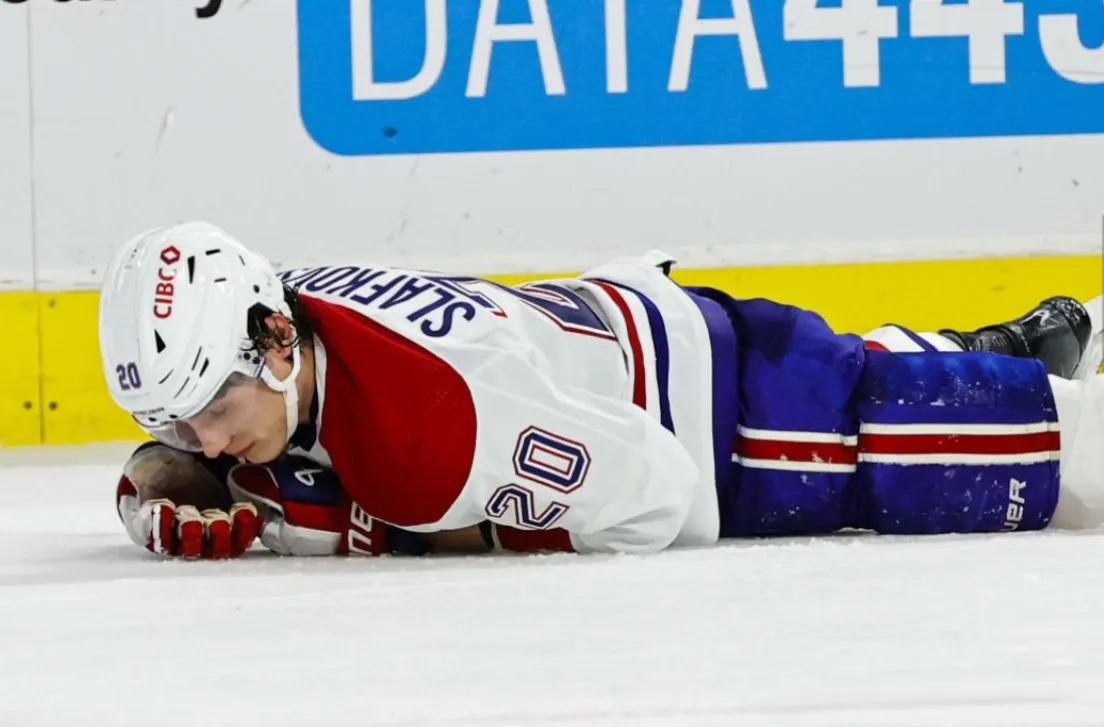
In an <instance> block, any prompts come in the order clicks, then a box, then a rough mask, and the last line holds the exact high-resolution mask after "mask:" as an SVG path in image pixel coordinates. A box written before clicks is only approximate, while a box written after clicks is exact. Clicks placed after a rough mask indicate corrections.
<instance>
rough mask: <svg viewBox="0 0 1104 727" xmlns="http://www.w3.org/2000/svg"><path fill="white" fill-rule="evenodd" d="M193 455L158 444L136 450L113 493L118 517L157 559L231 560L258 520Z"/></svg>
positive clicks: (248, 542)
mask: <svg viewBox="0 0 1104 727" xmlns="http://www.w3.org/2000/svg"><path fill="white" fill-rule="evenodd" d="M198 456H199V455H192V454H189V453H187V452H179V451H177V450H173V449H170V448H169V447H165V446H163V445H156V444H155V445H143V446H142V447H140V448H139V449H138V450H137V451H136V452H135V453H134V455H133V456H131V458H130V460H129V461H128V462H127V464H126V466H125V467H124V468H123V475H122V476H121V477H120V478H119V484H118V486H117V487H116V489H115V505H116V509H117V511H118V513H119V518H120V519H121V520H122V522H123V525H124V526H125V527H126V530H127V534H128V535H129V536H130V538H131V540H133V541H134V542H135V543H136V544H137V545H139V546H141V547H144V548H146V549H147V550H149V551H151V552H153V553H157V554H158V555H162V556H169V557H174V556H175V557H183V558H208V559H224V558H237V557H239V556H241V555H242V554H243V553H245V551H246V550H248V549H249V546H250V545H251V544H252V543H253V541H254V540H255V539H256V538H257V536H258V535H259V534H260V531H261V527H262V526H263V521H262V520H261V518H260V516H259V515H258V513H257V508H256V507H254V506H253V504H252V503H249V502H237V503H235V502H232V501H231V498H230V494H229V490H228V489H227V488H226V486H225V484H224V483H223V482H220V481H219V479H218V477H217V476H216V475H215V474H214V473H213V472H212V471H211V470H209V469H207V468H205V467H204V466H202V464H201V463H200V462H199V461H198V459H197V457H198Z"/></svg>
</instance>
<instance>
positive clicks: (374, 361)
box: [282, 254, 735, 553]
mask: <svg viewBox="0 0 1104 727" xmlns="http://www.w3.org/2000/svg"><path fill="white" fill-rule="evenodd" d="M667 260H668V259H667V258H666V257H664V256H662V255H660V254H652V255H650V256H648V257H645V258H641V259H629V260H620V261H616V262H613V263H610V264H608V265H604V266H601V267H599V268H596V269H594V270H591V271H589V272H588V273H586V274H585V275H583V276H580V277H579V278H572V279H560V280H550V281H544V282H539V283H530V284H525V285H521V286H518V287H515V288H509V287H505V286H502V285H499V284H496V283H493V282H489V281H485V280H479V279H474V278H468V277H458V276H448V275H439V274H435V273H427V272H421V271H412V270H401V269H396V268H366V267H358V266H344V267H336V266H333V267H321V268H311V269H298V270H292V271H287V272H285V273H283V274H282V277H283V279H284V282H285V283H287V284H288V285H291V286H292V287H294V288H296V289H297V290H298V293H299V296H300V300H301V301H302V303H303V306H304V308H305V310H306V312H307V314H308V316H309V317H310V319H311V322H312V323H313V325H314V328H315V341H316V359H317V361H316V372H315V374H316V384H317V387H316V394H315V402H314V406H315V411H316V417H315V419H314V427H315V428H316V431H315V432H314V433H315V437H313V438H312V439H313V441H310V442H308V443H307V445H306V446H305V448H306V450H307V451H306V454H307V456H309V457H311V458H312V459H314V460H316V461H318V462H319V463H321V464H324V465H328V466H332V467H333V468H334V469H335V471H336V472H337V475H338V477H339V478H340V479H341V481H342V483H343V485H344V487H345V488H346V490H347V491H348V493H349V494H350V496H351V497H352V499H353V500H354V501H355V502H356V503H357V504H358V505H359V506H361V507H363V508H364V510H365V511H367V513H369V514H370V515H372V516H373V517H375V518H377V519H380V520H382V521H384V522H387V523H390V524H392V525H394V526H397V527H400V528H403V529H407V530H411V531H415V532H429V531H439V530H453V529H458V528H464V527H468V526H472V525H477V524H480V523H482V522H484V521H490V522H492V523H493V524H494V526H495V529H496V532H497V537H498V538H500V539H501V540H502V542H503V543H504V544H505V543H506V541H507V540H509V543H510V547H511V548H512V549H522V550H524V549H529V548H540V549H544V548H552V549H570V550H574V551H578V552H588V551H600V552H601V551H604V552H638V553H639V552H651V551H656V550H661V549H663V548H666V547H668V546H670V545H673V544H674V545H705V544H711V543H713V542H715V541H716V540H717V538H718V530H719V517H718V505H717V489H716V482H715V478H716V475H715V464H716V451H715V447H714V441H713V439H714V433H713V432H714V426H713V425H714V421H713V419H714V407H715V403H714V393H713V383H712V382H713V366H714V355H713V352H712V351H711V336H710V333H709V331H708V330H707V322H706V317H705V316H703V313H702V311H701V310H700V309H699V307H698V306H697V305H695V303H694V302H693V301H692V300H691V299H690V297H689V296H687V295H686V293H685V292H684V291H682V289H680V288H679V286H678V285H677V284H675V283H674V282H673V281H672V280H670V279H669V278H668V277H667V276H666V275H665V274H664V272H663V271H662V270H661V269H660V268H659V267H658V266H659V265H660V264H662V263H664V262H667ZM711 325H715V323H714V324H711ZM725 325H727V324H725ZM713 338H714V343H713V345H717V344H716V341H715V339H716V336H714V337H713ZM734 346H735V344H734V343H733V347H734ZM733 355H734V354H733ZM724 446H729V443H725V444H724ZM729 451H730V450H729Z"/></svg>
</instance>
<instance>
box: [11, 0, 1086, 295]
mask: <svg viewBox="0 0 1104 727" xmlns="http://www.w3.org/2000/svg"><path fill="white" fill-rule="evenodd" d="M315 1H316V2H320V1H321V0H315ZM310 2H311V0H300V2H299V5H300V6H301V7H311V5H310ZM356 2H357V3H360V4H361V5H363V4H364V3H363V0H356ZM483 2H489V0H483ZM304 3H306V5H304ZM339 4H340V3H339ZM568 4H570V3H568ZM195 5H196V3H179V2H135V1H133V0H118V1H117V2H107V1H106V0H97V1H96V2H69V3H59V2H32V3H26V4H21V5H6V4H5V5H3V6H0V10H2V11H3V13H2V15H0V33H2V34H3V36H0V40H4V41H5V42H0V56H3V57H4V59H5V61H6V63H5V66H4V67H5V74H4V77H5V80H3V81H0V84H11V83H16V84H17V85H18V83H19V79H20V73H19V70H20V69H21V68H22V67H23V66H22V65H21V63H20V62H19V60H18V58H16V59H15V61H14V63H13V62H11V59H8V58H7V56H9V55H14V56H18V50H19V48H20V47H21V46H22V44H23V42H24V41H25V38H21V37H19V28H20V27H24V26H21V25H19V24H18V23H16V22H13V18H19V17H20V16H21V15H23V14H25V13H26V12H28V11H29V12H30V13H31V14H32V19H33V22H32V24H31V30H32V37H31V48H32V58H33V69H32V78H31V82H32V86H33V93H34V118H35V128H34V138H35V145H34V147H35V148H34V152H35V154H34V182H35V189H36V194H37V213H36V220H35V227H34V230H33V235H31V234H28V233H27V230H26V224H27V220H28V219H29V216H28V214H26V213H24V214H19V210H18V209H17V210H16V212H15V213H13V214H11V215H6V214H5V215H0V231H3V232H4V237H5V241H6V244H5V245H4V246H3V251H2V252H0V255H3V256H4V257H2V258H0V263H3V264H2V265H0V267H8V266H15V267H16V268H20V266H19V265H16V263H17V262H20V261H25V260H28V259H29V258H30V254H31V250H30V246H31V245H32V244H33V245H34V246H35V251H36V257H37V276H38V280H39V283H40V286H41V287H42V288H44V289H68V288H87V287H94V286H96V285H97V284H98V283H99V280H100V277H99V276H100V275H101V273H102V269H103V266H104V264H105V263H106V261H107V258H108V257H109V255H110V253H111V251H112V250H113V249H114V248H115V246H116V245H118V244H119V242H120V240H122V239H123V238H124V237H126V236H128V235H131V234H133V233H135V232H137V231H140V230H142V229H145V228H147V227H150V226H153V225H158V224H162V223H166V222H173V221H177V220H182V219H188V218H197V217H198V218H207V219H211V220H214V221H216V222H218V223H220V224H222V225H224V226H226V227H227V228H229V229H231V230H233V231H234V232H236V233H238V234H239V235H240V236H242V237H244V238H245V239H247V240H248V241H249V242H251V243H253V244H256V245H258V246H260V247H261V248H262V249H263V250H264V251H265V252H266V253H267V254H268V255H270V256H271V257H272V258H274V259H275V260H276V261H277V262H278V263H280V264H282V265H300V264H303V265H305V264H311V263H317V262H335V261H339V260H348V261H352V262H362V261H366V260H375V261H380V262H391V263H400V264H404V265H413V266H425V267H435V268H446V269H455V270H458V271H471V272H526V271H540V272H549V271H559V270H577V269H580V268H582V267H585V266H587V265H589V264H592V263H595V262H597V261H599V260H604V259H606V258H608V257H610V256H612V255H617V254H621V253H626V252H638V251H641V250H646V249H648V248H652V247H662V248H665V249H668V250H670V251H672V252H674V253H676V254H677V255H678V256H679V257H680V259H681V262H682V263H683V264H684V265H687V266H698V265H701V266H729V265H740V264H766V263H770V264H784V263H797V262H822V261H828V262H844V261H849V260H897V259H924V258H932V257H961V256H975V255H980V256H986V257H989V256H1009V255H1017V254H1026V253H1031V254H1039V253H1051V254H1063V253H1092V252H1096V251H1098V249H1099V227H1100V213H1101V207H1100V202H1099V200H1101V199H1104V167H1102V165H1101V164H1100V163H1099V160H1100V159H1101V158H1104V136H1102V135H1099V134H1097V135H1075V136H1061V135H1058V136H1039V137H1033V136H1013V137H1004V138H959V139H951V138H947V139H930V140H916V141H861V140H859V141H850V142H839V143H800V144H789V143H783V144H746V145H739V144H738V145H719V146H718V145H704V146H681V147H671V148H663V147H649V148H631V147H630V148H620V149H585V148H580V149H570V150H561V151H505V152H478V151H476V152H470V153H462V154H449V153H445V154H427V155H423V156H413V155H409V154H397V155H385V156H372V155H363V156H338V155H336V154H334V153H331V152H329V151H327V150H326V149H324V148H323V147H322V146H320V145H319V144H318V143H316V142H315V140H314V139H313V138H312V136H311V134H310V133H308V129H306V128H305V127H304V121H303V119H302V118H301V111H300V69H299V65H298V56H297V53H298V52H299V51H301V50H302V48H301V47H300V46H301V43H300V39H299V37H298V36H299V33H298V24H297V17H296V3H294V2H290V1H289V2H234V3H230V2H226V3H223V5H222V7H221V9H220V10H219V12H218V13H217V15H216V16H215V17H212V18H209V19H206V20H199V19H196V18H195V16H194V6H195ZM538 5H540V3H538ZM551 6H552V10H553V11H554V12H562V8H563V7H565V6H564V5H563V2H562V0H552V2H551ZM763 6H764V4H762V3H759V4H757V5H756V7H757V8H761V7H763ZM392 7H394V3H393V2H392ZM631 9H632V8H631V7H630V10H631ZM757 12H759V11H758V10H757ZM774 12H777V10H775V11H774ZM1087 17H1088V20H1087V21H1086V22H1096V21H1097V17H1098V16H1097V14H1093V13H1089V14H1088V15H1087ZM673 32H674V31H673V30H672V33H673ZM1087 32H1089V33H1090V35H1091V33H1092V32H1093V31H1092V29H1091V28H1090V29H1089V30H1088V31H1087ZM13 33H14V36H15V37H11V38H8V36H10V35H12V34H13ZM1054 37H1057V38H1062V37H1071V36H1069V35H1068V34H1067V35H1055V36H1054ZM5 39H6V40H5ZM631 40H632V39H631V38H630V41H631ZM763 42H764V43H765V42H766V40H764V41H763ZM778 42H781V41H778ZM902 42H903V41H902ZM908 42H909V43H915V42H920V41H913V40H909V41H908ZM955 42H956V41H954V39H951V40H949V41H947V45H946V46H945V47H946V48H947V49H948V51H947V52H948V53H954V54H959V55H961V48H964V47H965V46H962V47H961V48H960V47H959V46H957V45H954V43H955ZM962 42H965V40H964V39H963V40H962ZM1010 42H1011V41H1010ZM838 45H839V44H838V43H835V42H829V43H824V44H823V46H822V47H824V48H825V52H826V53H827V52H830V53H831V54H832V57H833V58H835V59H836V60H835V61H834V62H835V63H837V64H838V63H840V61H839V57H840V52H839V50H838ZM792 46H793V44H792V43H790V44H789V45H787V46H786V47H787V48H789V47H792ZM908 47H912V46H908ZM940 47H944V46H940ZM702 48H703V50H700V51H698V52H697V53H698V55H695V56H693V63H694V64H699V66H697V67H701V68H705V66H702V65H701V64H703V63H709V62H711V61H710V59H713V61H717V59H718V58H719V59H720V60H724V58H728V56H725V55H723V54H724V53H727V52H729V51H727V50H725V48H726V47H725V46H708V47H706V46H705V45H703V46H702ZM710 49H713V50H710ZM569 50H570V49H569V48H567V47H565V48H564V49H562V53H564V54H566V53H568V51H569ZM495 52H496V53H498V51H497V50H496V51H495ZM626 52H631V53H635V54H636V55H631V56H628V57H627V59H626V63H627V64H628V69H629V71H630V72H632V71H633V69H634V68H635V67H636V66H635V63H636V60H634V59H638V58H641V57H645V56H642V55H641V51H639V50H638V49H634V47H630V48H629V50H628V51H626ZM657 52H660V55H665V54H667V53H669V52H670V49H666V46H662V47H661V48H660V51H657ZM731 52H732V59H734V58H736V57H738V54H737V52H736V51H735V50H732V51H731ZM718 53H719V54H722V55H720V56H718V55H717V54H718ZM764 53H765V54H766V52H764ZM711 54H712V55H711ZM1097 55H1099V54H1097ZM1071 57H1072V58H1073V59H1074V60H1078V61H1079V62H1081V61H1084V62H1089V61H1088V60H1085V59H1086V58H1087V59H1089V60H1091V62H1092V63H1093V64H1095V63H1097V61H1096V60H1095V59H1096V58H1097V56H1095V55H1088V56H1085V55H1084V54H1082V55H1074V56H1071ZM496 58H497V59H498V60H495V59H496ZM503 58H506V56H501V55H494V56H492V58H491V60H490V63H491V65H490V76H489V80H488V84H489V90H488V91H487V95H488V98H491V97H493V96H494V94H495V93H501V91H500V90H499V89H501V88H502V86H501V85H497V86H496V83H499V81H496V79H501V78H502V76H501V75H496V74H501V73H503V72H505V71H504V70H503V69H504V68H505V69H506V70H507V71H508V70H509V69H508V68H507V67H506V66H501V65H496V64H501V63H506V62H507V61H504V60H502V59H503ZM565 58H566V56H565ZM949 58H951V59H952V60H948V61H947V63H952V62H958V61H957V58H958V55H952V56H949ZM730 60H731V59H730ZM767 60H769V57H768V58H767ZM461 61H463V59H461ZM461 61H455V62H457V63H461ZM450 62H451V61H450ZM464 62H466V61H464ZM564 62H565V63H567V60H566V59H565V61H564ZM693 67H695V66H693V65H692V66H691V68H693ZM664 68H665V66H664ZM660 70H663V69H662V68H661V69H660ZM1013 70H1015V69H1013ZM1090 70H1091V69H1090ZM599 71H601V69H599ZM519 72H520V71H519ZM767 72H768V73H769V74H773V75H770V76H768V77H769V78H776V77H777V70H776V69H775V68H773V67H768V68H767ZM966 73H967V69H966V68H965V67H963V68H962V69H961V74H960V75H962V77H965V74H966ZM1010 73H1012V71H1010ZM883 75H884V74H883ZM526 78H528V77H526ZM693 78H694V77H692V79H693ZM1087 78H1088V79H1089V80H1087V81H1083V82H1082V85H1085V86H1087V85H1090V82H1091V79H1092V76H1091V74H1089V75H1088V76H1087ZM571 80H572V79H571V78H569V81H571ZM698 83H701V81H699V80H692V81H691V87H690V88H691V91H693V90H694V89H695V88H696V86H695V84H698ZM826 83H827V82H826ZM831 83H834V84H836V85H839V83H840V81H839V80H838V79H835V77H834V76H833V78H832V81H831ZM887 84H888V81H887ZM573 88H575V86H574V85H572V86H569V93H568V96H570V93H571V92H572V91H571V89H573ZM0 90H5V91H6V90H7V89H6V87H5V86H0ZM16 91H18V88H16V89H15V90H13V92H12V93H11V94H9V93H4V94H3V96H4V98H5V101H4V103H9V100H8V99H9V97H10V98H14V99H16V100H17V101H18V99H19V98H21V96H20V94H19V93H17V92H16ZM860 91H861V90H860ZM16 110H17V111H19V108H18V107H17V109H16ZM809 113H813V114H816V113H833V112H832V111H831V110H828V111H822V110H810V111H809ZM1070 113H1071V114H1073V112H1072V111H1071V112H1070ZM798 116H799V117H800V116H802V114H799V115H798ZM19 118H20V117H18V115H17V117H15V119H14V121H10V120H7V119H8V117H7V116H0V119H3V120H0V123H2V124H5V126H4V127H2V128H3V129H4V130H5V133H4V134H3V135H0V145H3V146H4V148H5V158H7V155H13V156H12V158H13V159H15V160H16V161H17V162H18V161H20V160H23V159H24V158H25V153H26V150H21V149H20V144H21V143H22V142H21V141H20V140H21V139H23V138H25V135H24V134H22V133H15V132H18V131H20V126H19V124H20V121H19ZM499 121H501V119H499ZM441 123H442V124H446V123H447V122H446V121H445V120H442V121H441ZM717 123H718V124H723V123H724V121H723V118H720V117H719V118H718V119H717ZM12 124H14V126H11V125H12ZM9 128H10V129H11V130H12V131H13V134H8V133H6V131H7V130H8V129H9ZM19 168H20V165H19V164H15V165H13V166H12V167H10V168H9V167H8V166H7V165H5V166H4V168H3V170H2V171H0V175H2V178H0V191H2V190H7V189H9V188H12V189H15V190H16V191H17V192H20V191H21V190H24V189H25V188H26V187H27V186H29V185H28V184H27V183H26V180H24V181H23V182H22V183H21V182H20V178H19V176H18V174H17V173H16V171H15V170H17V169H19ZM12 199H13V200H14V202H15V204H16V207H17V208H18V207H19V203H20V202H21V201H22V200H24V199H25V195H24V196H20V195H19V194H17V195H16V196H14V197H13V198H12ZM12 241H14V242H12ZM13 256H14V257H13ZM9 258H12V262H11V263H8V262H7V261H8V259H9ZM21 269H22V270H23V271H24V273H25V272H26V266H25V265H24V266H22V268H21ZM20 282H22V283H24V284H28V283H29V282H30V281H29V280H26V279H24V280H22V281H20ZM0 284H6V285H9V286H10V285H11V283H4V282H3V281H0ZM15 287H18V286H15Z"/></svg>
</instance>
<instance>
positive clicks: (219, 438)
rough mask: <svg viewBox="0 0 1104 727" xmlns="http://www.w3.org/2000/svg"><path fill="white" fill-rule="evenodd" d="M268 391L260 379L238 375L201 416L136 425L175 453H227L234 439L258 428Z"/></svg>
mask: <svg viewBox="0 0 1104 727" xmlns="http://www.w3.org/2000/svg"><path fill="white" fill-rule="evenodd" d="M265 388H266V387H265V385H264V382H262V381H261V380H260V379H257V378H252V377H249V376H246V375H245V374H242V373H238V372H234V373H232V374H230V376H228V377H227V379H226V381H225V382H223V384H222V386H221V387H219V390H218V391H217V392H215V395H214V397H212V398H211V401H210V402H208V403H207V404H206V405H204V407H203V408H202V409H200V410H199V412H197V413H195V414H192V415H189V416H187V417H183V418H180V419H174V420H172V421H168V422H164V423H159V424H149V423H144V422H142V421H141V419H137V420H136V421H138V424H139V425H140V426H141V427H142V428H143V429H144V430H145V431H146V432H148V433H149V434H150V435H151V436H152V437H153V438H154V439H156V440H157V441H159V442H161V443H162V444H165V445H167V446H169V447H172V448H174V449H179V450H183V451H186V452H203V451H205V450H207V451H218V452H224V451H226V448H227V446H228V445H229V444H230V442H231V441H232V440H233V439H234V437H236V436H238V435H240V434H242V433H243V432H245V431H246V430H247V429H249V428H250V427H251V426H254V425H255V423H256V419H257V417H258V415H259V414H260V413H261V410H262V409H261V406H262V393H263V391H264V390H265Z"/></svg>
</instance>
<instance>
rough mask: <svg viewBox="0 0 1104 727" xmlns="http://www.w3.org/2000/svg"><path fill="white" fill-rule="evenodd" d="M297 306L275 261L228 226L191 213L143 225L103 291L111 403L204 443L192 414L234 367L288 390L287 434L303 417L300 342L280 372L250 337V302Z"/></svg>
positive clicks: (166, 432)
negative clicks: (287, 368) (281, 374)
mask: <svg viewBox="0 0 1104 727" xmlns="http://www.w3.org/2000/svg"><path fill="white" fill-rule="evenodd" d="M258 304H259V305H262V306H264V307H265V308H267V309H268V310H270V311H272V312H275V313H282V314H283V315H284V316H286V317H287V318H288V319H289V321H290V320H291V317H292V316H291V311H290V309H289V307H288V305H287V303H286V301H285V300H284V288H283V284H282V283H281V282H280V280H279V278H277V277H276V274H275V273H274V271H273V269H272V266H271V265H270V264H269V262H268V261H267V260H266V259H265V258H264V257H262V256H261V255H259V254H257V253H255V252H252V251H251V250H249V249H247V248H246V247H245V246H244V245H242V243H241V242H239V241H238V240H236V239H235V238H233V237H232V236H230V235H229V234H227V233H226V232H225V231H223V230H221V229H220V228H218V227H216V226H215V225H212V224H210V223H207V222H188V223H184V224H179V225H175V226H171V227H161V228H156V229H153V230H148V231H146V232H143V233H141V234H139V235H137V236H135V237H133V238H131V239H130V240H128V241H127V242H126V243H125V244H124V245H123V246H122V248H121V249H120V250H119V251H118V252H116V254H115V256H114V257H113V258H112V260H111V263H110V264H109V265H108V268H107V271H106V273H105V274H104V281H103V285H102V289H101V294H100V308H99V335H100V356H101V359H102V364H103V371H104V376H105V377H106V378H107V384H108V389H109V391H110V392H111V397H112V399H114V401H115V403H116V404H117V405H118V406H119V407H121V408H122V409H124V410H126V411H127V412H129V413H130V415H131V416H133V417H134V419H135V421H137V422H138V424H139V425H140V426H141V427H142V428H143V429H145V430H146V431H147V432H149V433H150V434H151V435H153V436H154V437H155V438H156V439H158V440H160V441H162V442H164V443H165V444H168V445H169V446H172V447H176V448H178V449H185V450H189V451H200V450H201V449H202V446H201V443H200V441H199V437H198V436H197V433H196V432H195V430H194V429H193V428H192V427H190V426H188V424H187V421H188V420H189V419H191V418H193V417H195V416H196V415H198V414H199V413H200V412H202V411H203V410H204V408H205V407H206V406H207V405H208V404H209V403H210V402H211V401H212V400H213V399H214V398H215V395H216V394H218V393H220V390H222V389H223V387H224V385H226V384H228V383H229V382H230V381H231V377H232V376H235V375H237V377H238V378H241V377H244V378H246V379H253V380H255V379H260V380H261V381H263V382H264V383H265V384H266V385H268V387H270V388H271V389H273V390H275V391H279V392H281V393H282V394H283V396H284V403H285V409H286V413H287V439H290V438H291V435H292V434H293V433H294V432H295V428H296V426H297V424H298V419H299V417H298V389H297V388H296V383H295V380H296V377H297V375H298V373H299V369H300V353H299V346H298V345H295V346H293V347H292V349H293V354H292V357H293V358H292V371H291V374H290V375H289V376H287V377H286V378H285V379H283V380H282V381H281V380H278V379H277V378H276V377H275V376H274V375H273V373H272V372H271V370H269V368H268V367H267V366H266V365H265V362H264V357H263V356H261V355H259V353H258V352H257V351H256V350H255V347H254V344H253V342H252V341H251V340H250V336H249V330H248V321H249V311H250V309H252V308H253V306H255V305H258Z"/></svg>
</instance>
